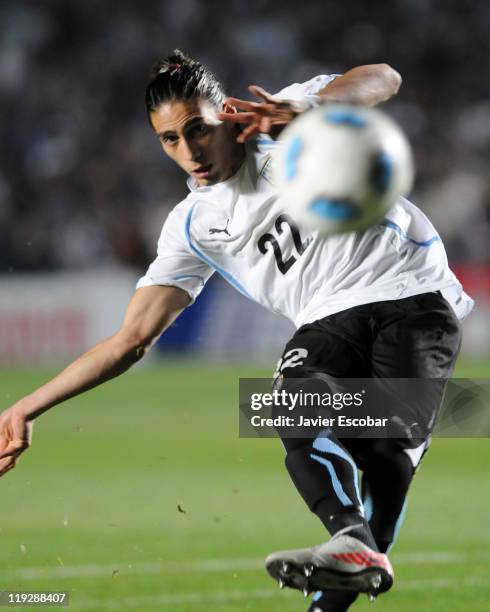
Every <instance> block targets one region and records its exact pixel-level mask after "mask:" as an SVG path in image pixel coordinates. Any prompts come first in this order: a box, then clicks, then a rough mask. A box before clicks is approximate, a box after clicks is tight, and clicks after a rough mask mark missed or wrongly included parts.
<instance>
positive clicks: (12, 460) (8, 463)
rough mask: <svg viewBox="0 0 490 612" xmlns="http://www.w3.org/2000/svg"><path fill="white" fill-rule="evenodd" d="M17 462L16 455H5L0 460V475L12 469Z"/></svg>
mask: <svg viewBox="0 0 490 612" xmlns="http://www.w3.org/2000/svg"><path fill="white" fill-rule="evenodd" d="M16 464H17V458H16V457H7V458H6V459H2V460H1V461H0V476H3V475H4V474H6V473H7V472H8V471H9V470H12V469H13V468H14V467H15V466H16Z"/></svg>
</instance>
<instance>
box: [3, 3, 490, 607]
mask: <svg viewBox="0 0 490 612" xmlns="http://www.w3.org/2000/svg"><path fill="white" fill-rule="evenodd" d="M489 25H490V7H489V5H488V3H486V2H485V1H484V0H479V1H477V0H473V1H470V0H466V1H464V0H462V1H456V0H454V1H445V2H443V1H436V0H396V1H393V2H390V3H389V4H387V3H386V2H381V1H372V2H369V3H366V2H343V3H338V2H333V1H323V2H310V3H294V2H285V1H282V2H279V1H272V0H269V1H267V0H258V1H254V2H246V1H245V0H229V1H228V2H227V3H226V6H223V3H219V2H216V1H213V0H211V1H207V2H199V0H180V1H179V2H178V3H177V2H171V1H159V2H157V1H155V0H148V1H146V2H140V3H134V2H130V1H129V0H125V1H122V0H120V1H117V2H111V1H107V0H104V1H103V2H101V1H100V0H99V1H97V2H95V1H93V0H85V1H84V2H79V1H76V2H75V1H72V0H63V1H62V0H59V1H57V0H46V1H44V2H34V1H32V2H28V1H19V0H16V1H14V0H4V1H3V2H2V4H1V6H0V112H1V116H2V122H1V124H0V272H1V275H2V277H1V282H2V287H3V289H2V292H1V294H0V364H1V368H2V369H1V372H0V380H1V392H2V397H3V400H4V403H5V405H8V403H9V402H10V401H12V400H13V399H15V398H16V397H19V396H20V395H23V394H25V393H27V392H28V391H29V390H30V389H32V388H33V386H35V385H36V384H40V383H41V382H42V381H43V380H45V379H46V376H47V375H49V373H50V372H52V371H53V370H52V368H55V367H56V366H58V365H59V364H63V363H66V361H67V360H68V359H71V358H72V357H73V356H75V355H77V354H79V353H80V352H81V351H83V350H85V349H86V348H88V347H89V346H90V345H92V344H93V343H94V342H96V341H97V340H98V339H100V338H102V337H104V336H106V335H107V334H110V333H112V332H113V331H114V330H115V329H117V327H118V325H119V323H120V321H121V317H122V314H123V312H124V309H125V306H126V304H127V301H128V299H129V297H130V295H131V293H132V291H133V288H134V284H135V282H136V280H137V278H138V277H139V276H140V275H142V274H143V272H144V270H145V268H146V266H147V264H148V263H149V262H150V261H151V259H152V258H153V255H154V252H155V245H156V238H157V236H158V234H159V231H160V228H161V225H162V223H163V221H164V219H165V216H166V214H167V213H168V211H169V210H170V209H171V208H172V207H173V206H174V205H175V203H176V202H178V201H179V200H180V199H181V198H182V197H183V196H184V195H185V181H184V177H183V175H182V173H181V172H180V171H179V170H178V169H176V168H174V167H173V166H172V165H171V162H169V161H168V160H166V159H165V157H164V156H163V155H162V154H161V151H160V147H159V145H158V143H157V141H156V139H155V138H154V136H153V135H152V133H151V131H150V129H149V127H148V124H147V122H146V118H145V111H144V103H143V93H144V88H145V85H146V82H147V77H148V74H149V68H150V66H151V64H152V63H153V61H155V60H156V58H157V57H158V56H159V55H162V54H165V53H166V52H167V51H169V50H171V49H172V48H174V47H176V46H178V47H180V48H182V49H183V50H186V51H188V52H190V53H191V54H194V55H196V56H197V57H198V58H200V59H201V61H203V62H204V63H207V64H209V65H210V67H212V69H214V71H215V72H216V73H217V74H218V76H219V77H220V78H221V79H222V80H223V81H224V83H225V85H226V87H227V89H228V91H229V92H230V93H232V94H233V95H238V96H246V95H247V91H246V86H247V85H248V84H250V83H257V84H260V85H262V86H263V87H265V88H266V89H268V90H270V91H277V90H279V89H280V88H282V87H283V86H284V85H286V84H288V83H290V82H294V81H302V80H306V79H308V78H310V77H311V76H313V75H315V74H318V73H332V72H336V73H338V72H343V71H345V70H346V69H348V68H349V67H352V66H354V65H357V64H360V63H374V62H379V61H386V62H389V63H390V64H391V65H393V66H394V67H395V68H397V69H398V70H399V71H400V72H401V74H402V76H403V78H404V83H403V86H402V89H401V91H400V93H399V96H398V97H397V98H395V99H394V100H393V101H391V102H389V103H388V104H386V105H385V106H384V108H385V109H386V110H387V111H388V112H389V113H390V114H392V115H393V116H394V117H396V118H397V119H398V120H399V121H400V122H401V124H402V125H403V127H404V128H405V130H406V131H407V133H408V135H409V137H410V139H411V142H412V143H413V146H414V149H415V154H416V162H417V182H416V186H415V190H414V193H413V194H412V199H413V200H414V201H415V202H416V203H417V204H419V205H420V206H421V208H422V209H423V210H424V211H426V212H427V214H428V215H429V216H430V218H431V219H432V220H433V222H434V223H435V225H436V227H437V228H438V230H439V232H440V233H441V235H442V237H443V239H444V241H445V243H446V246H447V250H448V255H449V259H450V263H451V265H452V267H453V269H455V271H456V272H457V273H458V276H459V277H460V279H461V280H462V281H463V283H464V284H465V287H466V289H467V291H468V292H469V293H470V294H471V295H472V296H473V297H474V298H475V299H476V300H477V308H476V310H475V312H474V313H473V314H472V315H471V317H470V318H469V320H468V321H467V324H466V338H465V344H464V347H463V358H462V360H461V364H460V368H459V370H458V374H459V375H461V376H471V377H478V376H479V377H485V376H487V377H488V362H489V358H490V355H489V353H490V332H489V325H488V317H489V314H490V280H489V273H490V258H489V251H488V245H489V220H490V206H489V205H490V185H489V180H488V169H487V168H488V159H489V153H490V151H489V149H490V122H489V120H488V118H489V116H490V101H489V91H488V74H487V73H488V69H487V66H488V60H489V46H490V43H489V39H488V30H489ZM291 329H292V328H291V326H290V324H289V323H288V322H287V321H285V320H283V319H281V318H279V317H273V316H272V315H269V314H268V313H266V312H265V311H262V310H260V309H259V308H258V307H256V306H255V305H254V304H251V303H248V302H246V301H245V300H244V299H243V298H242V297H241V296H240V295H238V294H236V293H234V292H233V291H232V290H231V289H230V288H228V286H227V285H226V284H225V283H224V282H223V281H221V280H220V279H219V278H214V277H213V279H211V281H210V283H209V284H208V287H207V288H206V290H205V291H204V293H203V294H202V296H201V298H200V299H199V300H198V302H197V304H196V305H194V306H193V307H192V308H190V309H189V310H188V311H186V313H185V314H184V315H183V316H182V317H181V319H179V321H178V322H177V324H176V325H175V326H174V327H173V328H172V329H171V330H170V331H169V333H167V334H166V335H165V337H164V338H163V339H162V341H161V343H160V344H159V347H158V349H157V350H154V351H153V354H152V356H151V358H150V359H148V360H147V364H146V366H144V365H143V366H141V367H138V368H137V369H136V370H135V371H134V372H133V373H130V374H128V375H127V376H126V377H124V378H122V379H121V380H118V381H114V382H112V383H110V384H108V385H107V386H106V387H104V388H102V389H99V390H96V391H94V392H91V393H89V394H87V395H86V396H83V397H81V398H79V399H76V400H73V401H71V402H70V403H69V404H66V405H65V406H64V407H63V408H60V409H56V410H54V411H53V412H52V413H50V414H49V415H46V416H45V417H43V419H42V420H41V421H40V422H39V423H38V424H37V428H36V436H35V445H34V449H33V450H32V451H30V452H29V453H28V455H27V456H26V458H25V459H23V461H22V463H21V464H20V466H19V468H17V470H16V471H15V472H14V473H12V474H9V475H8V477H7V478H5V479H4V480H2V481H1V483H0V484H1V487H2V493H3V495H2V498H3V500H4V501H3V503H2V508H3V510H2V527H1V535H2V540H3V546H2V552H1V553H0V555H1V558H2V565H1V567H2V570H0V578H1V584H0V588H1V589H4V588H18V589H20V590H28V589H30V588H34V587H36V588H39V589H41V588H43V589H61V588H67V589H69V590H70V592H71V596H72V602H73V604H72V605H73V606H74V607H75V608H76V607H77V606H78V607H79V609H86V610H89V609H93V610H102V609H117V610H119V609H132V610H157V609H169V610H176V609H178V610H213V611H214V610H246V609H250V610H275V609H277V610H300V609H302V602H301V601H299V600H297V599H296V598H295V597H294V595H288V594H286V595H284V594H281V595H279V594H278V595H277V596H276V594H275V591H273V590H272V589H271V585H270V583H269V582H268V579H267V577H266V576H265V575H264V573H263V572H262V570H261V563H260V557H262V556H264V555H265V554H266V553H267V552H268V551H269V550H272V549H274V548H282V547H285V546H302V545H304V544H307V543H313V542H315V541H317V540H318V539H319V538H321V537H322V536H321V531H320V528H319V526H318V525H317V523H316V520H315V519H314V517H312V516H310V515H309V514H308V512H307V511H306V509H305V508H303V506H302V503H301V501H300V500H299V499H297V495H296V494H295V492H294V491H293V488H292V486H291V485H290V484H289V482H288V480H287V477H286V474H285V470H284V469H283V467H282V465H281V463H282V458H281V450H280V448H279V445H278V444H277V443H276V442H274V441H260V440H259V441H250V440H239V439H238V438H237V431H236V429H237V406H236V398H237V381H238V377H239V376H246V375H259V374H260V375H264V376H267V375H269V374H270V372H271V370H272V366H273V363H274V362H275V360H276V359H277V358H278V356H279V353H280V350H281V346H282V345H283V343H284V341H285V340H286V339H287V337H288V335H289V333H290V331H291ZM489 446H490V445H489V444H488V441H487V440H469V441H464V440H458V441H455V440H444V441H443V440H437V441H436V442H435V443H434V449H433V451H432V453H431V454H430V455H429V457H428V458H427V460H426V463H425V465H424V469H423V470H422V471H421V475H420V476H419V478H418V479H417V482H416V483H415V485H414V491H413V494H412V496H411V500H410V511H409V513H408V516H407V519H406V525H405V527H404V529H403V530H402V536H401V539H400V542H399V544H398V546H397V547H396V548H395V551H394V560H395V563H396V562H397V560H398V566H397V567H398V575H399V578H400V588H399V590H397V591H394V592H393V594H391V595H389V596H386V598H383V599H381V600H380V601H379V603H377V604H376V606H377V608H379V609H380V610H392V609H396V610H412V609H415V608H417V609H420V610H439V609H440V610H486V609H487V607H485V606H486V605H487V602H488V600H489V598H490V588H489V585H488V580H487V578H488V575H489V574H488V570H489V561H490V557H489V556H488V555H487V556H485V554H484V553H482V551H483V550H484V548H485V546H487V548H488V542H489V536H488V530H487V531H485V532H484V533H482V530H483V529H484V528H483V527H482V526H481V525H483V523H484V509H485V508H486V507H488V501H489V499H488V491H486V490H485V489H484V482H485V481H487V475H486V469H485V465H486V464H487V463H488V460H489V459H490V449H489ZM290 525H295V529H294V530H293V533H292V530H291V529H290ZM397 555H398V556H397ZM468 562H471V571H469V572H468V571H467V570H466V569H465V568H466V567H467V564H468ZM424 581H425V582H424ZM424 585H425V586H424ZM363 605H364V607H366V608H367V604H366V603H364V604H362V603H361V604H360V605H359V610H362V609H364V608H363ZM111 606H112V607H111Z"/></svg>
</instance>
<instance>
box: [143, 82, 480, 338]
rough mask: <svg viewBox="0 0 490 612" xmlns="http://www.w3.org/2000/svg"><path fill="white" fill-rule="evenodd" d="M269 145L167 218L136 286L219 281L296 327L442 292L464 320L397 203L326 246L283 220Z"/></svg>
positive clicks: (430, 237) (441, 268)
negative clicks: (216, 278)
mask: <svg viewBox="0 0 490 612" xmlns="http://www.w3.org/2000/svg"><path fill="white" fill-rule="evenodd" d="M333 78H334V77H332V76H320V77H315V79H312V80H311V81H308V82H307V83H303V84H296V85H292V86H290V87H288V88H286V89H284V90H282V91H281V92H280V93H279V94H277V97H281V98H287V99H301V100H304V99H305V98H306V99H308V100H310V101H313V100H314V94H315V92H316V91H318V90H320V89H321V88H322V87H324V86H325V85H326V84H327V83H328V82H329V81H330V80H332V79H333ZM277 146H280V145H278V144H277V143H275V142H274V141H272V140H271V139H269V138H268V137H260V138H259V139H257V140H256V141H253V142H250V143H247V144H246V159H245V161H244V163H243V164H242V166H241V168H240V169H239V170H238V172H237V173H236V174H235V175H234V176H233V177H231V178H230V179H228V180H226V181H223V182H221V183H217V184H216V185H212V186H204V187H200V186H198V185H197V183H196V182H195V180H194V179H193V178H189V179H188V186H189V189H190V193H189V195H188V196H187V197H186V198H185V200H183V201H182V202H181V203H180V204H178V205H177V206H176V207H175V208H174V209H173V210H172V212H171V213H170V214H169V216H168V218H167V220H166V222H165V224H164V226H163V230H162V233H161V236H160V239H159V241H158V254H157V257H156V259H155V260H154V262H153V263H152V264H151V265H150V267H149V268H148V271H147V273H146V275H145V276H144V277H142V278H141V279H140V280H139V282H138V285H137V286H138V287H145V286H149V285H172V286H175V287H179V288H181V289H183V290H185V291H186V292H187V293H188V294H189V296H190V297H191V299H192V300H194V299H195V298H196V297H197V295H198V294H199V293H200V291H201V290H202V288H203V287H204V285H205V283H206V281H207V280H208V279H209V278H210V277H211V275H212V274H213V272H215V271H216V272H218V273H219V274H221V276H223V278H225V279H226V280H227V281H228V282H229V283H230V284H231V285H233V287H235V288H236V289H237V290H238V291H240V292H241V293H242V294H243V295H245V296H246V297H248V298H250V299H252V300H254V301H256V302H258V303H259V304H262V306H265V307H266V308H267V309H269V310H271V311H273V312H276V313H280V314H283V315H285V316H286V317H288V318H289V319H291V320H292V321H293V322H294V323H295V325H296V326H297V327H300V326H301V325H304V324H306V323H311V322H313V321H316V320H318V319H321V318H323V317H326V316H328V315H331V314H333V313H336V312H339V311H342V310H346V309H348V308H352V307H354V306H359V305H361V304H368V303H372V302H380V301H385V300H396V299H402V298H406V297H409V296H412V295H417V294H421V293H426V292H429V291H438V290H439V291H441V292H442V294H443V295H444V296H445V297H446V299H447V300H448V301H449V302H450V304H451V305H452V307H453V309H454V310H455V312H456V314H457V315H458V317H459V318H461V319H462V318H464V317H465V316H466V314H468V312H469V311H470V310H471V308H472V306H473V301H472V300H471V299H470V298H469V297H468V296H467V295H466V294H465V293H464V292H463V290H462V287H461V285H460V283H459V282H458V280H457V279H456V277H455V276H454V274H453V273H452V272H451V270H450V269H449V267H448V262H447V257H446V253H445V250H444V246H443V244H442V241H441V239H440V237H439V236H438V234H437V232H436V231H435V229H434V227H433V226H432V224H431V223H430V221H429V220H428V219H427V217H426V216H425V215H424V214H423V213H422V212H421V211H420V210H419V209H418V208H417V207H416V206H414V205H413V204H412V203H411V202H409V201H408V200H406V199H404V198H400V199H399V200H398V201H397V202H396V204H395V205H394V206H393V207H392V208H391V209H390V211H389V212H388V214H387V215H386V217H385V219H384V220H383V221H382V222H381V223H380V224H378V225H376V226H374V227H372V228H370V229H368V230H366V231H364V232H360V233H354V232H352V233H348V234H339V235H334V236H329V237H322V236H319V235H318V234H317V233H315V232H313V233H305V231H304V230H302V229H299V228H298V227H297V225H296V224H295V223H294V220H293V219H291V218H290V217H289V216H288V215H286V214H285V213H284V210H283V205H282V203H281V199H280V198H279V197H278V194H277V189H276V187H275V186H274V184H273V181H272V178H271V164H272V157H271V153H272V151H273V149H274V147H277Z"/></svg>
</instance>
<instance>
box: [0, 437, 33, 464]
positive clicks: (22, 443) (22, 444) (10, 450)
mask: <svg viewBox="0 0 490 612" xmlns="http://www.w3.org/2000/svg"><path fill="white" fill-rule="evenodd" d="M28 446H29V442H28V440H27V439H26V438H22V439H18V438H17V439H15V440H11V441H10V442H9V443H8V444H7V446H6V448H4V449H3V450H2V452H0V459H3V458H4V457H13V456H15V455H18V454H20V453H22V452H23V451H25V450H26V448H27V447H28Z"/></svg>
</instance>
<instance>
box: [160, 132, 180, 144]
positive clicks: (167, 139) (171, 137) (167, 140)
mask: <svg viewBox="0 0 490 612" xmlns="http://www.w3.org/2000/svg"><path fill="white" fill-rule="evenodd" d="M177 140H178V138H177V136H176V135H175V134H166V135H165V136H160V142H161V143H162V144H175V143H176V142H177Z"/></svg>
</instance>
